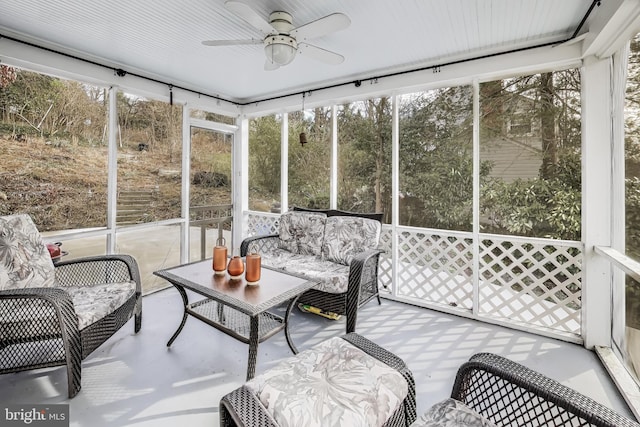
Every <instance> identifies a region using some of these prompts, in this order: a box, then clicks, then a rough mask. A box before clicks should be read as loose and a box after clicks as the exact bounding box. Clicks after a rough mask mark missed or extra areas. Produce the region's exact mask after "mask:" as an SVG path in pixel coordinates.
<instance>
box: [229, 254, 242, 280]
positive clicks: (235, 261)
mask: <svg viewBox="0 0 640 427" xmlns="http://www.w3.org/2000/svg"><path fill="white" fill-rule="evenodd" d="M227 273H229V276H230V277H231V279H234V280H235V279H239V278H241V277H242V273H244V263H243V262H242V258H240V257H239V256H237V255H236V256H234V257H233V258H231V260H229V265H228V266H227Z"/></svg>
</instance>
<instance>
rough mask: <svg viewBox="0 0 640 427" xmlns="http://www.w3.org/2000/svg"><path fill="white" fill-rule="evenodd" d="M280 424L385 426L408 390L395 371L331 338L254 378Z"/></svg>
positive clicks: (257, 391) (254, 388) (255, 386)
mask: <svg viewBox="0 0 640 427" xmlns="http://www.w3.org/2000/svg"><path fill="white" fill-rule="evenodd" d="M246 386H247V387H248V388H249V389H250V390H252V391H253V392H254V393H255V394H256V395H257V396H258V398H259V399H260V401H261V403H262V404H263V405H264V406H265V407H266V408H267V410H268V411H269V413H270V414H271V415H272V416H273V417H274V419H275V420H276V422H277V423H278V425H280V426H283V427H285V426H323V427H327V426H352V427H358V426H381V425H383V424H384V423H385V422H386V421H387V419H389V417H391V415H392V414H393V413H394V412H395V411H396V410H397V409H398V408H399V407H400V405H401V404H402V402H403V400H404V398H405V397H406V396H407V393H408V385H407V382H406V380H405V379H404V377H403V376H402V375H401V374H400V373H399V372H398V371H397V370H395V369H393V368H391V367H389V366H387V365H386V364H384V363H383V362H381V361H379V360H378V359H376V358H374V357H372V356H370V355H368V354H367V353H365V352H363V351H362V350H360V349H359V348H357V347H354V346H353V345H351V344H350V343H348V342H347V341H345V340H343V339H342V338H339V337H335V338H331V339H329V340H327V341H325V342H323V343H320V344H318V345H316V346H314V347H312V348H311V349H309V350H306V351H303V352H301V353H299V354H298V355H297V356H296V357H290V358H288V359H285V360H284V361H282V362H281V363H280V364H279V365H277V366H276V367H274V368H272V369H270V370H269V371H267V372H265V373H264V374H262V375H260V376H257V377H255V378H254V379H253V380H251V381H249V382H248V383H247V384H246Z"/></svg>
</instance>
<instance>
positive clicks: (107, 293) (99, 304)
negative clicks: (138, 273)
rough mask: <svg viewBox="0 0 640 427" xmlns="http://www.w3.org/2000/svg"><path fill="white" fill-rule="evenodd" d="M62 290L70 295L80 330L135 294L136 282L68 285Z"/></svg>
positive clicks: (111, 311)
mask: <svg viewBox="0 0 640 427" xmlns="http://www.w3.org/2000/svg"><path fill="white" fill-rule="evenodd" d="M64 290H65V291H67V292H68V293H69V294H70V295H71V299H72V300H73V306H74V308H75V311H76V314H77V315H78V329H80V330H82V329H84V328H86V327H87V326H89V325H91V324H93V323H95V322H96V321H98V320H100V319H102V318H104V317H106V316H107V315H108V314H110V313H113V312H114V311H115V310H116V309H117V308H118V307H120V306H121V305H123V304H124V303H125V302H126V301H127V300H128V299H129V298H131V297H132V296H133V295H134V294H135V292H136V283H135V282H134V281H129V282H124V283H105V284H100V285H93V286H68V287H65V288H64Z"/></svg>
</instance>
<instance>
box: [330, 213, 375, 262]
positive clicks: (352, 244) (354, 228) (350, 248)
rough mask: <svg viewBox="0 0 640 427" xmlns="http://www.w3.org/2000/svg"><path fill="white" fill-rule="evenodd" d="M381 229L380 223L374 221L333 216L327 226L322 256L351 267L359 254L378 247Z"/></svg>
mask: <svg viewBox="0 0 640 427" xmlns="http://www.w3.org/2000/svg"><path fill="white" fill-rule="evenodd" d="M381 228H382V226H381V224H380V222H378V221H376V220H373V219H368V218H360V217H355V216H331V217H329V218H327V223H326V226H325V232H324V243H323V244H322V256H323V258H324V259H327V260H329V261H333V262H338V263H340V264H344V265H349V264H351V261H352V260H353V257H354V256H355V255H357V254H358V253H360V252H365V251H367V250H371V249H375V248H377V247H378V242H379V241H380V230H381Z"/></svg>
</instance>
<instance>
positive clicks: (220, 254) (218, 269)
mask: <svg viewBox="0 0 640 427" xmlns="http://www.w3.org/2000/svg"><path fill="white" fill-rule="evenodd" d="M213 271H215V274H218V275H224V274H225V272H226V271H227V247H226V246H220V245H218V246H214V247H213Z"/></svg>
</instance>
